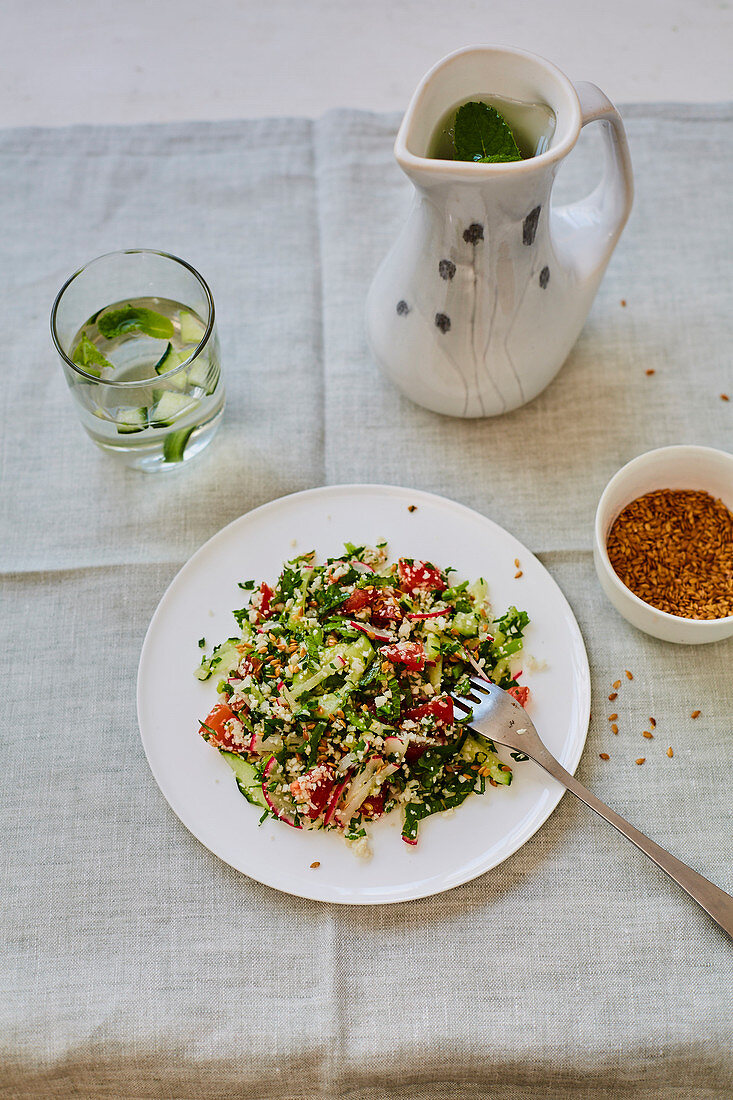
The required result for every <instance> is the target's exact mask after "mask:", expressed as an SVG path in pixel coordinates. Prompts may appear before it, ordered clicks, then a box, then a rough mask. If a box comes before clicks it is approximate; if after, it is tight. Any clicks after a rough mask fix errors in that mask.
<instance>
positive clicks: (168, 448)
mask: <svg viewBox="0 0 733 1100" xmlns="http://www.w3.org/2000/svg"><path fill="white" fill-rule="evenodd" d="M193 428H194V426H193V425H192V426H191V427H190V428H182V429H181V430H180V432H170V434H169V435H167V436H166V437H165V439H164V440H163V461H164V462H181V460H182V459H183V452H184V451H185V449H186V444H187V443H188V440H189V437H190V435H191V432H192V431H193Z"/></svg>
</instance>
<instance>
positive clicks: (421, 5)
mask: <svg viewBox="0 0 733 1100" xmlns="http://www.w3.org/2000/svg"><path fill="white" fill-rule="evenodd" d="M3 15H4V18H3V25H4V28H5V31H6V35H7V39H6V48H5V49H4V51H3V54H4V56H3V65H2V67H0V125H2V126H23V125H39V126H48V125H59V126H62V125H67V124H70V123H75V122H90V123H92V122H120V123H124V122H168V121H176V120H183V119H228V118H257V117H265V116H273V115H297V116H308V117H317V116H318V115H320V114H322V113H323V112H324V111H326V110H328V109H329V108H331V107H357V108H364V109H369V110H400V109H402V108H404V107H405V106H406V104H407V101H408V99H409V97H410V94H411V93H412V91H413V89H414V87H415V85H416V84H417V82H418V81H419V79H420V78H421V76H422V75H423V73H424V72H426V71H427V69H429V68H430V66H431V65H432V64H433V63H434V62H435V61H437V60H438V59H439V58H440V57H442V56H444V55H445V54H447V53H449V52H450V51H451V50H454V49H457V48H459V47H460V46H465V45H470V44H473V43H487V42H488V43H498V44H504V45H513V46H521V47H523V48H525V49H528V50H531V51H533V52H535V53H539V54H541V55H543V56H545V57H547V58H549V59H550V60H552V61H554V62H555V63H556V64H557V65H558V66H559V67H560V68H561V69H562V70H563V71H564V72H565V73H567V75H568V76H570V77H571V78H573V79H578V80H592V81H593V82H594V83H596V84H598V85H599V86H600V87H601V88H603V90H604V91H605V92H606V94H607V95H608V96H609V97H610V98H611V99H612V100H614V101H615V102H621V103H628V102H631V101H636V102H653V101H667V102H674V101H680V102H692V103H703V102H716V101H721V100H728V99H730V98H731V97H732V96H733V67H732V66H731V64H730V57H731V52H732V49H733V6H732V5H731V4H730V3H728V2H727V0H692V2H690V0H616V2H615V3H614V4H613V5H612V6H610V7H604V6H603V5H601V4H598V3H588V2H587V0H560V2H558V3H554V4H548V3H547V2H546V0H523V2H522V3H521V4H511V5H498V4H494V3H489V2H488V0H483V2H482V0H451V2H450V3H446V2H445V0H371V2H369V3H363V2H356V0H309V2H308V3H303V2H301V0H268V3H266V4H259V3H258V4H256V3H254V2H253V0H208V2H207V3H205V4H202V3H200V0H156V2H155V3H150V2H149V0H125V2H124V3H119V4H112V3H109V2H108V0H73V2H71V3H65V4H60V3H58V0H4V3H3ZM8 42H9V44H10V48H8Z"/></svg>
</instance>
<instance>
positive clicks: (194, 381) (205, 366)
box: [187, 359, 219, 396]
mask: <svg viewBox="0 0 733 1100" xmlns="http://www.w3.org/2000/svg"><path fill="white" fill-rule="evenodd" d="M187 374H188V384H189V386H196V387H198V388H200V389H202V390H203V391H204V393H205V394H206V395H207V396H208V395H209V394H211V393H213V392H214V390H215V389H216V384H217V382H218V381H219V368H218V367H217V366H216V364H214V363H210V362H209V361H208V360H206V359H195V360H194V361H193V363H192V364H191V366H190V367H189V368H188V372H187Z"/></svg>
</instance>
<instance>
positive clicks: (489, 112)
mask: <svg viewBox="0 0 733 1100" xmlns="http://www.w3.org/2000/svg"><path fill="white" fill-rule="evenodd" d="M453 140H454V144H455V150H456V160H472V161H475V162H476V163H477V164H505V163H508V162H509V161H514V160H522V154H521V153H520V152H519V149H518V148H517V143H516V141H515V140H514V135H513V134H512V132H511V130H510V129H509V127H508V126H507V124H506V122H505V121H504V119H503V118H502V117H501V115H500V114H499V112H498V111H497V110H495V109H494V108H493V107H490V106H489V104H488V103H464V105H463V106H462V107H459V109H458V111H457V113H456V121H455V130H454V139H453Z"/></svg>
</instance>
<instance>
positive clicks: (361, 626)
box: [347, 619, 394, 642]
mask: <svg viewBox="0 0 733 1100" xmlns="http://www.w3.org/2000/svg"><path fill="white" fill-rule="evenodd" d="M347 621H348V624H349V626H352V627H353V628H354V630H360V631H361V632H362V634H368V635H369V637H370V638H378V639H379V640H380V641H382V642H393V641H394V635H393V634H387V633H386V632H385V631H384V630H380V629H379V627H378V626H372V624H371V623H358V622H357V621H356V619H349V620H347Z"/></svg>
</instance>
